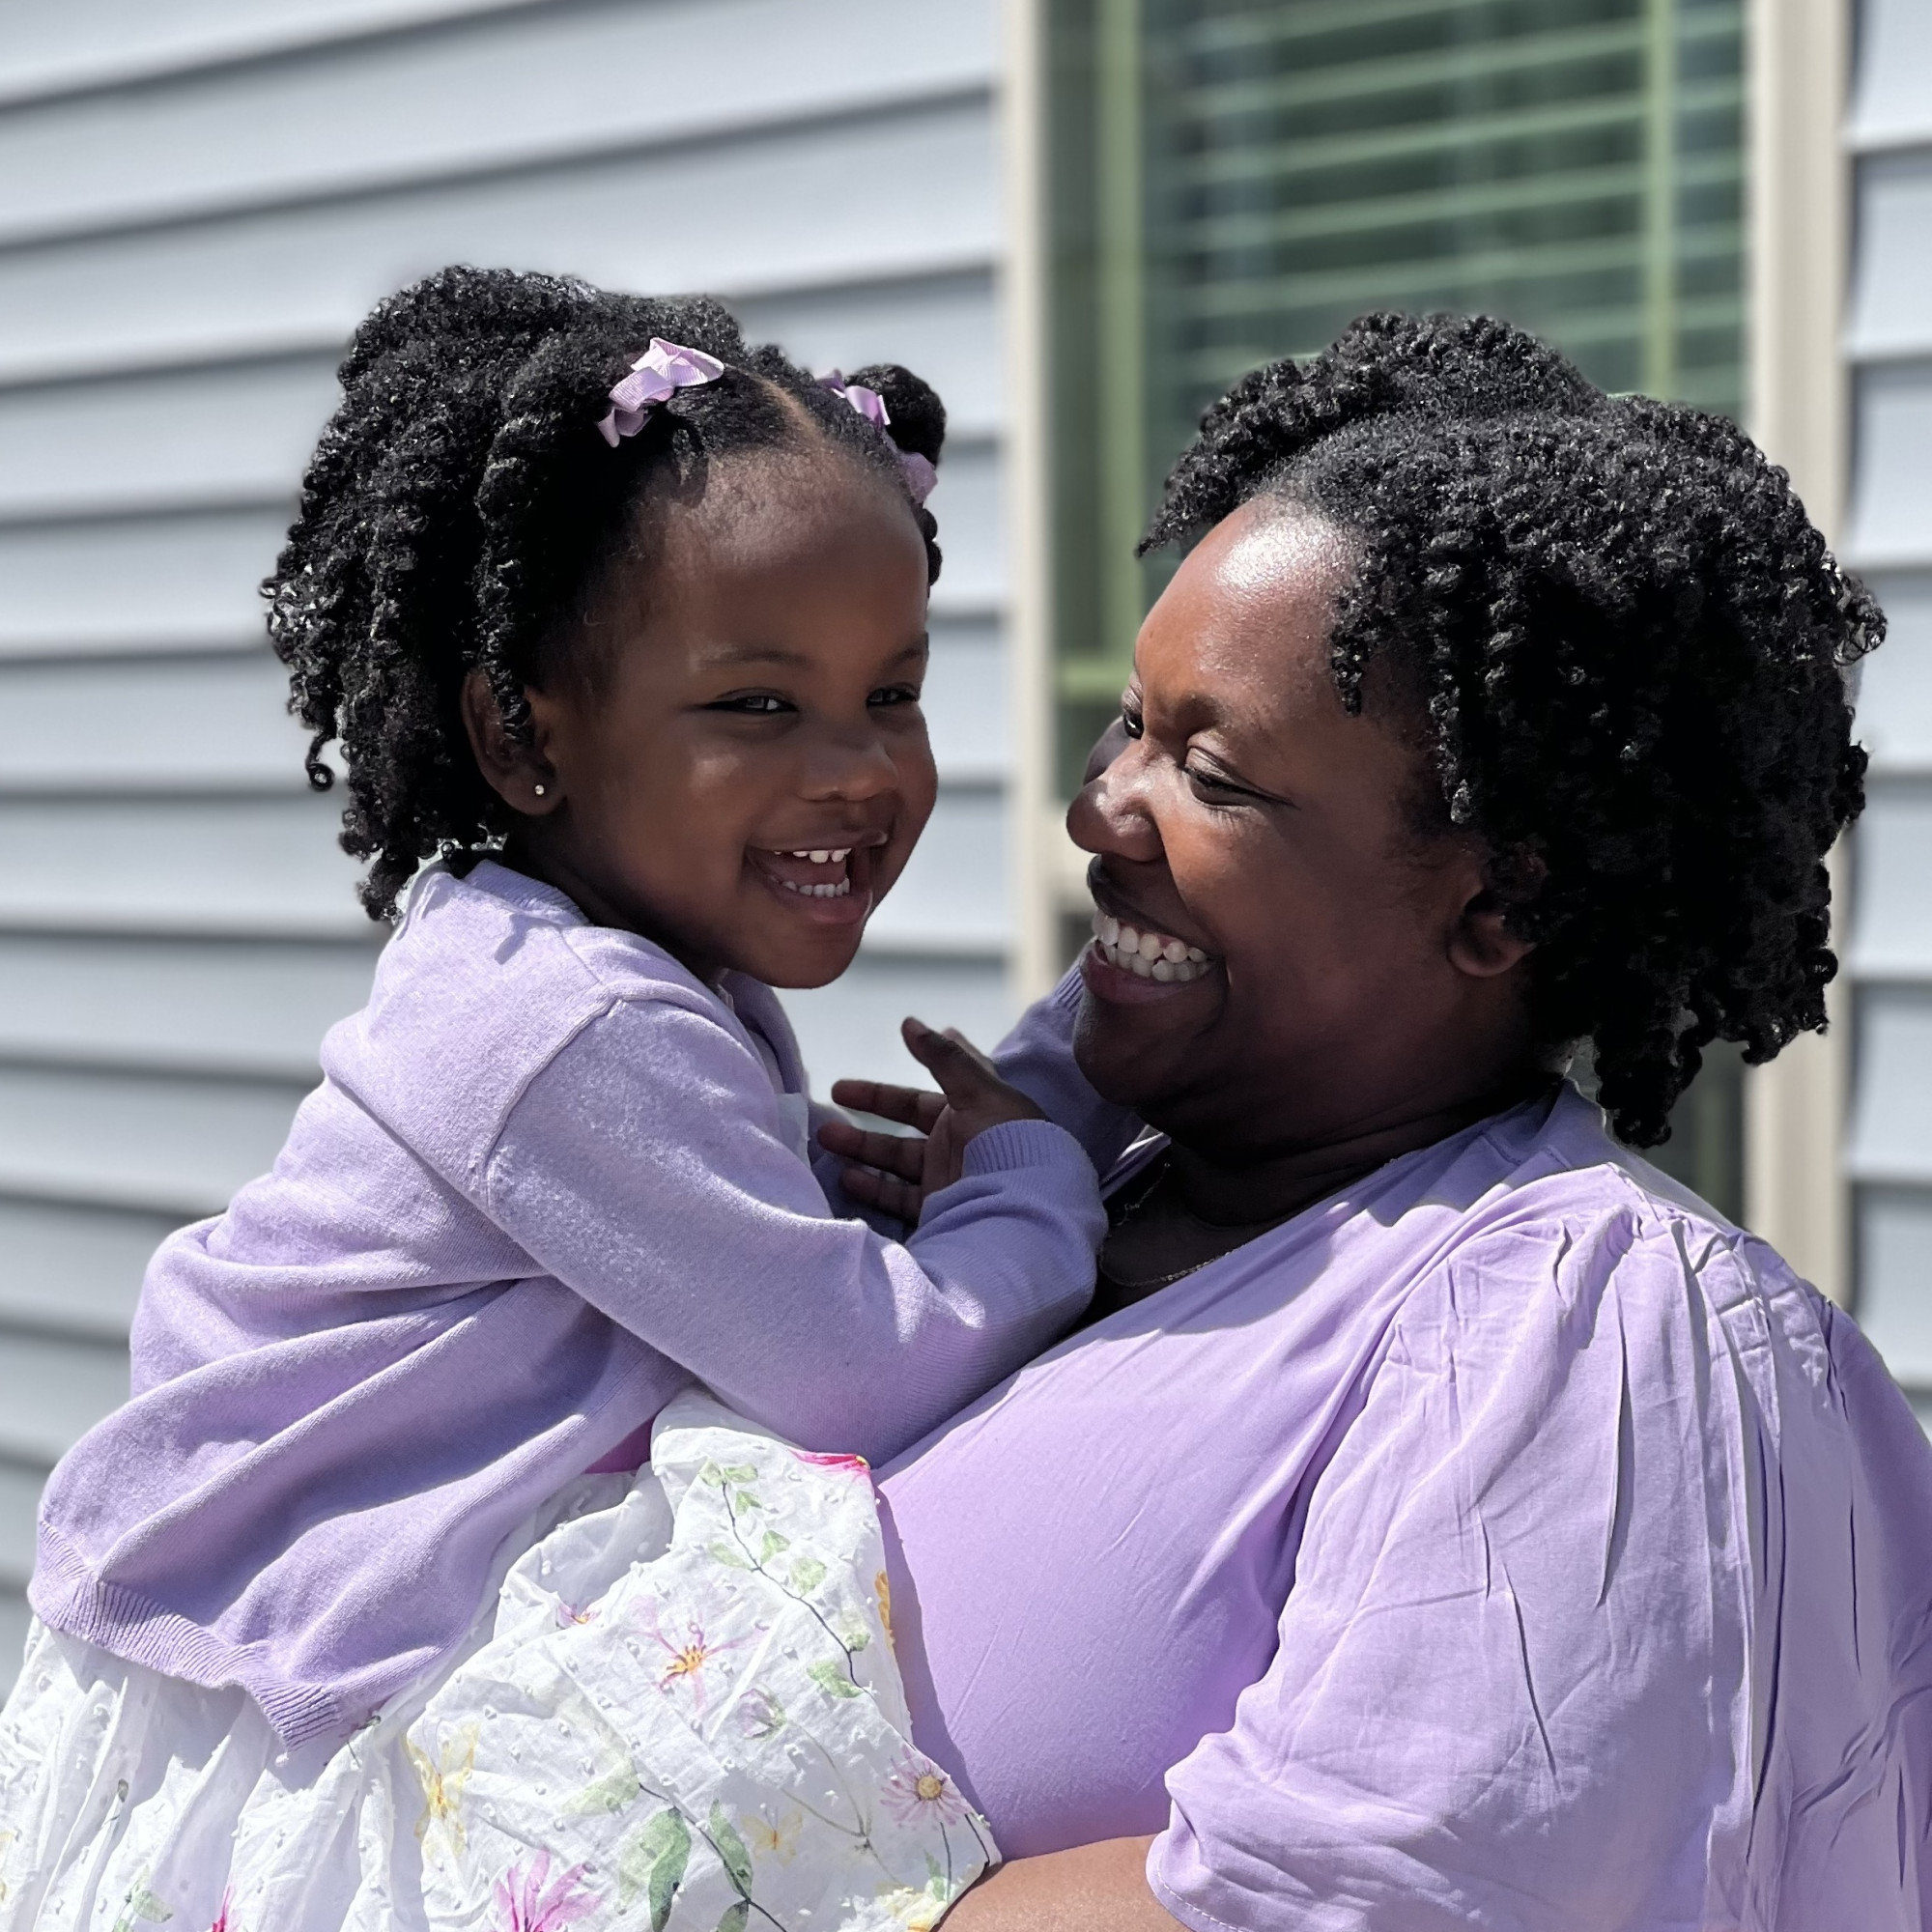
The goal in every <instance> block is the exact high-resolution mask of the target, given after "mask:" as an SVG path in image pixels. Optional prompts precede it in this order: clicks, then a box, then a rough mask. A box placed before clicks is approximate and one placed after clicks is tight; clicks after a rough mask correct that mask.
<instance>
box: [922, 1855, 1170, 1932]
mask: <svg viewBox="0 0 1932 1932" xmlns="http://www.w3.org/2000/svg"><path fill="white" fill-rule="evenodd" d="M1152 1843H1153V1840H1152V1838H1151V1837H1149V1838H1108V1839H1106V1840H1104V1841H1103V1842H1102V1843H1100V1844H1097V1845H1076V1846H1075V1847H1074V1848H1073V1849H1072V1850H1071V1851H1068V1852H1048V1853H1047V1854H1046V1855H1045V1856H1044V1857H1043V1858H1037V1859H1015V1860H1013V1861H1012V1862H1011V1863H1010V1864H1004V1865H1002V1866H1001V1867H1000V1868H999V1870H998V1871H996V1872H992V1873H990V1874H989V1875H988V1876H987V1877H985V1878H983V1879H981V1880H980V1883H979V1884H978V1885H976V1886H975V1887H974V1888H973V1889H972V1890H971V1891H969V1892H968V1893H967V1894H966V1896H965V1897H964V1898H962V1899H961V1900H960V1901H959V1903H958V1904H957V1905H955V1906H954V1907H953V1908H952V1911H951V1912H949V1913H948V1914H947V1915H946V1925H945V1932H1174V1928H1175V1927H1176V1926H1177V1925H1178V1924H1179V1923H1180V1921H1179V1919H1178V1918H1175V1917H1174V1916H1173V1915H1172V1914H1171V1913H1169V1912H1167V1911H1165V1910H1163V1909H1162V1907H1161V1906H1160V1905H1159V1904H1158V1903H1157V1902H1156V1901H1155V1899H1154V1895H1153V1893H1152V1892H1151V1891H1150V1890H1149V1889H1148V1882H1147V1858H1148V1847H1149V1846H1150V1845H1151V1844H1152Z"/></svg>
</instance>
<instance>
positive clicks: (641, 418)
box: [597, 335, 725, 449]
mask: <svg viewBox="0 0 1932 1932" xmlns="http://www.w3.org/2000/svg"><path fill="white" fill-rule="evenodd" d="M724 373H725V365H724V363H722V362H721V361H719V359H718V358H717V356H715V355H705V354H704V352H703V351H702V350H699V349H683V348H680V347H679V346H678V345H677V344H676V343H675V342H667V341H665V340H664V338H663V337H662V336H657V335H654V336H652V337H651V346H650V347H649V348H648V349H646V350H645V351H644V353H643V354H642V355H639V357H638V359H637V360H636V361H635V362H633V363H632V364H631V373H630V374H629V375H628V376H626V377H625V378H624V380H623V381H622V382H621V383H619V384H617V385H616V387H615V388H613V389H612V390H611V413H610V414H609V415H607V416H605V417H603V418H602V419H601V420H600V421H599V423H598V425H597V433H598V435H599V436H601V437H602V438H603V439H604V440H605V441H606V442H608V443H609V444H610V445H611V448H612V449H615V448H616V447H617V444H618V443H619V442H620V441H621V440H623V439H624V438H625V437H627V436H636V435H637V433H638V432H639V430H640V429H642V428H643V426H644V424H645V423H646V422H647V421H648V420H649V419H650V413H651V412H652V411H653V410H654V409H655V408H656V407H657V406H658V405H659V404H660V403H662V402H664V401H666V400H667V399H668V397H671V396H674V395H675V394H676V393H677V392H678V390H680V389H692V388H696V387H697V386H698V385H699V384H704V383H715V382H717V380H718V379H719V377H720V376H722V375H724Z"/></svg>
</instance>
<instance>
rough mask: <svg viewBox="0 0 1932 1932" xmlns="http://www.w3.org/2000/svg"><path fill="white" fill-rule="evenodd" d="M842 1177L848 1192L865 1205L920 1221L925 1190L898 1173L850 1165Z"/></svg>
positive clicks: (900, 1218)
mask: <svg viewBox="0 0 1932 1932" xmlns="http://www.w3.org/2000/svg"><path fill="white" fill-rule="evenodd" d="M839 1179H840V1180H841V1181H842V1182H843V1183H844V1187H845V1192H846V1193H847V1194H848V1195H849V1196H850V1197H851V1198H852V1199H853V1200H854V1201H856V1202H858V1203H859V1205H860V1206H861V1207H863V1208H878V1209H879V1210H880V1211H881V1212H882V1213H887V1214H893V1215H895V1216H897V1218H898V1219H899V1220H901V1221H904V1222H907V1223H916V1222H917V1221H918V1219H919V1210H920V1208H921V1207H922V1206H923V1203H924V1200H925V1196H924V1193H923V1190H921V1189H920V1188H917V1187H914V1186H912V1185H911V1184H910V1183H909V1182H907V1181H904V1180H901V1179H899V1178H898V1176H897V1175H895V1174H880V1173H879V1172H878V1171H877V1170H876V1169H873V1168H869V1167H848V1168H847V1169H846V1170H845V1171H844V1173H843V1174H842V1175H840V1176H839Z"/></svg>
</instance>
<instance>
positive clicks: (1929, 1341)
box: [1858, 1187, 1932, 1388]
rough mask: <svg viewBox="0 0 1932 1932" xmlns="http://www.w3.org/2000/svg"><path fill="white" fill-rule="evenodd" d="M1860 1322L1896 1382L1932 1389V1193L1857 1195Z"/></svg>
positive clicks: (1871, 1191) (1892, 1190) (1883, 1190)
mask: <svg viewBox="0 0 1932 1932" xmlns="http://www.w3.org/2000/svg"><path fill="white" fill-rule="evenodd" d="M1858 1317H1859V1326H1860V1327H1861V1328H1862V1329H1863V1330H1864V1331H1865V1333H1866V1335H1868V1336H1869V1337H1870V1338H1871V1341H1872V1343H1873V1345H1874V1346H1875V1347H1876V1348H1877V1350H1878V1351H1879V1353H1880V1354H1882V1355H1883V1356H1884V1357H1885V1361H1886V1366H1887V1367H1888V1368H1889V1370H1890V1371H1891V1372H1892V1374H1893V1375H1894V1376H1896V1377H1897V1378H1898V1379H1899V1380H1900V1381H1903V1382H1916V1383H1917V1384H1918V1386H1919V1387H1921V1388H1924V1387H1932V1189H1925V1188H1903V1187H1868V1188H1864V1189H1861V1193H1860V1199H1859V1305H1858Z"/></svg>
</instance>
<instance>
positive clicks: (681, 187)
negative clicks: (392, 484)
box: [0, 104, 1000, 381]
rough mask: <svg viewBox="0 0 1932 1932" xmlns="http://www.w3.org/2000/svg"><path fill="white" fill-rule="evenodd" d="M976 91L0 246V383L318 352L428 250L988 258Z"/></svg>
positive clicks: (654, 257) (761, 264) (600, 273)
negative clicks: (601, 154)
mask: <svg viewBox="0 0 1932 1932" xmlns="http://www.w3.org/2000/svg"><path fill="white" fill-rule="evenodd" d="M999 239H1000V178H999V167H998V162H997V157H996V156H995V154H994V148H993V123H992V116H991V112H990V110H989V109H988V108H987V107H986V106H985V105H983V104H968V105H964V106H957V107H939V108H931V109H927V110H923V111H921V112H917V113H909V114H903V115H895V116H885V117H881V118H879V119H878V120H876V121H872V122H866V123H860V124H856V125H844V126H837V127H819V128H803V129H796V130H792V131H789V132H786V133H783V134H773V135H770V136H767V137H764V138H761V139H756V140H746V141H741V142H736V143H732V144H727V145H721V146H719V147H716V148H704V149H700V150H695V151H690V152H680V153H668V154H657V155H649V156H620V157H616V158H611V159H604V160H598V161H594V162H585V163H582V164H581V165H572V166H557V167H551V168H544V169H540V170H535V171H532V172H530V173H527V174H524V175H519V176H510V177H505V178H502V179H492V180H484V181H473V182H459V183H452V184H447V185H440V186H436V187H425V188H420V189H413V190H411V191H409V192H404V193H395V194H387V195H379V196H372V197H368V198H362V199H351V200H348V201H344V202H339V203H327V204H322V205H318V206H312V207H307V208H301V209H290V210H279V211H275V212H272V213H262V214H256V215H245V216H235V217H230V218H225V219H220V220H213V221H208V222H203V223H200V224H193V225H187V226H183V227H171V228H166V229H163V230H159V231H156V232H152V233H144V232H138V231H136V232H130V233H127V234H119V235H113V236H106V237H100V238H98V239H96V240H94V241H85V242H74V241H68V242H61V243H59V244H50V245H47V246H41V247H23V248H16V249H14V250H11V251H8V252H6V253H0V381H4V380H8V379H10V378H12V379H15V380H17V379H19V378H21V377H23V376H26V375H40V374H43V373H45V372H51V371H63V370H89V369H94V368H98V367H101V366H103V365H104V366H110V367H111V366H116V365H126V364H128V363H129V362H143V361H155V360H172V359H193V360H206V359H211V358H213V357H215V356H220V355H252V354H256V353H259V352H264V351H270V350H282V349H287V350H290V351H291V352H294V351H313V352H323V351H327V349H328V348H329V347H330V346H331V345H333V344H336V343H338V342H341V341H343V340H345V339H346V338H347V336H348V334H349V332H350V330H351V329H352V328H353V327H355V324H356V323H357V322H358V321H359V320H360V319H361V317H362V316H363V315H364V314H365V313H366V312H367V311H368V309H369V308H370V306H371V305H372V304H373V303H374V302H375V301H376V300H377V299H378V298H380V297H382V296H384V295H385V294H387V293H388V292H389V291H390V290H392V289H396V288H400V287H401V286H402V285H403V284H404V283H406V282H410V281H412V280H414V279H415V278H416V277H417V276H419V275H422V274H426V273H428V272H429V271H430V270H433V269H438V268H440V267H442V266H443V265H444V264H445V263H448V262H482V263H501V264H505V265H507V266H510V267H514V268H522V269H547V270H554V271H556V272H558V273H565V274H577V275H583V276H586V277H587V278H588V279H590V280H591V281H594V282H601V283H604V284H605V285H607V286H609V287H612V288H627V289H643V290H651V291H659V292H662V291H668V290H687V289H710V290H714V291H717V292H720V293H723V294H727V295H729V294H736V295H739V296H751V295H756V294H759V293H761V292H766V293H775V292H777V291H780V290H787V289H806V288H830V287H834V286H837V285H839V284H851V283H865V284H882V283H888V282H895V281H911V280H917V279H921V278H923V277H926V276H929V275H933V274H938V273H954V272H958V271H960V270H969V269H984V268H985V267H986V266H987V265H988V264H990V263H992V262H993V261H994V260H995V259H996V258H997V254H998V248H999Z"/></svg>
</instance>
